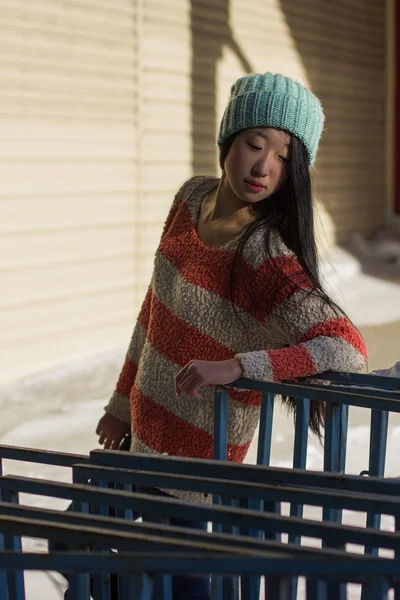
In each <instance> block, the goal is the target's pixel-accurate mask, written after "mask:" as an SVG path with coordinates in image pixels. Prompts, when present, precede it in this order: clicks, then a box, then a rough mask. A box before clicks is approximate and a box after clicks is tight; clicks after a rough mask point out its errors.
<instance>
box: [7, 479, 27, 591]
mask: <svg viewBox="0 0 400 600" xmlns="http://www.w3.org/2000/svg"><path fill="white" fill-rule="evenodd" d="M18 500H19V498H18V492H13V491H10V490H3V493H2V501H3V502H10V503H12V504H18ZM4 549H5V550H12V551H14V552H22V540H21V536H20V535H5V536H4ZM7 586H8V597H9V598H10V600H25V581H24V572H23V571H8V572H7Z"/></svg>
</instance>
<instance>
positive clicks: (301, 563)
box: [0, 552, 400, 581]
mask: <svg viewBox="0 0 400 600" xmlns="http://www.w3.org/2000/svg"><path fill="white" fill-rule="evenodd" d="M216 557H218V560H216ZM0 563H1V565H2V566H3V567H4V568H5V569H7V570H8V569H14V570H20V569H24V570H26V569H28V570H44V569H45V570H49V571H65V570H66V571H68V572H87V571H94V572H104V571H110V570H112V571H113V572H116V573H126V572H127V571H128V572H130V573H185V572H186V573H190V572H197V573H212V574H220V575H235V574H238V573H240V574H242V575H244V574H246V575H279V576H293V575H303V576H305V577H318V578H321V579H322V578H323V579H329V578H335V579H336V578H339V579H340V578H346V579H347V580H348V581H359V580H360V577H361V578H363V577H365V576H367V577H377V576H381V577H390V578H392V577H398V575H399V573H400V560H398V559H393V560H387V559H382V558H375V557H371V556H361V555H359V556H358V557H357V558H354V559H353V558H352V560H349V559H348V558H346V559H343V560H339V559H338V560H332V559H325V558H322V557H321V558H320V559H315V560H313V561H310V560H307V559H301V558H299V557H298V556H291V555H290V554H288V555H287V556H286V557H285V556H282V555H275V556H274V555H273V553H271V554H270V555H269V558H268V561H266V560H265V557H257V556H251V557H246V556H240V557H238V556H236V557H234V556H231V555H229V554H228V555H226V556H223V555H222V556H221V554H218V555H216V554H213V553H211V554H209V553H208V552H207V553H193V554H191V555H189V556H188V555H187V554H183V553H171V552H168V553H165V552H154V553H153V552H152V553H151V554H150V553H146V552H136V553H135V552H129V553H128V552H124V554H123V556H121V555H118V554H115V555H110V554H108V555H104V554H101V553H98V552H93V553H91V554H85V553H82V552H71V553H68V554H66V553H51V554H48V555H43V554H35V553H24V554H22V553H15V552H0Z"/></svg>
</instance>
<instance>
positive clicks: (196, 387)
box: [186, 380, 201, 398]
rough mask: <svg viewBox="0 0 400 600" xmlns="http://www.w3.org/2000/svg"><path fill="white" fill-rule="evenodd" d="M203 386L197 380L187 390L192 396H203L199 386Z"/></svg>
mask: <svg viewBox="0 0 400 600" xmlns="http://www.w3.org/2000/svg"><path fill="white" fill-rule="evenodd" d="M200 387H201V382H199V381H198V380H196V381H195V382H194V383H193V384H192V385H191V386H190V387H189V389H188V390H187V392H186V393H187V394H188V395H189V396H191V397H192V398H201V394H200V392H199V388H200Z"/></svg>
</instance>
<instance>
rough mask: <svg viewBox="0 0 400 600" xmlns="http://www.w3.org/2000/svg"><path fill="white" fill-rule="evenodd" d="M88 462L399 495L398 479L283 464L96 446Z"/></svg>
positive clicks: (254, 481) (166, 471) (118, 466)
mask: <svg viewBox="0 0 400 600" xmlns="http://www.w3.org/2000/svg"><path fill="white" fill-rule="evenodd" d="M90 458H91V460H92V463H91V464H101V465H104V466H109V467H114V468H122V469H129V470H146V471H150V470H151V471H153V470H155V471H158V472H164V473H175V474H180V475H189V476H190V475H191V474H192V473H196V475H197V476H199V477H216V478H220V479H232V480H238V481H247V482H253V483H260V484H263V483H269V484H274V485H293V486H303V487H315V486H317V487H325V488H331V489H336V490H344V491H354V492H362V493H371V494H376V493H377V490H379V491H380V492H381V493H382V494H388V495H400V478H387V479H384V478H380V477H372V476H371V477H360V476H359V475H347V474H343V473H329V472H326V471H325V472H323V471H310V470H307V471H304V470H302V469H291V468H285V467H267V466H264V465H250V464H243V463H233V462H229V463H226V462H223V461H220V460H207V461H206V460H204V459H201V458H186V457H181V456H162V455H148V454H140V453H136V452H135V453H134V454H130V453H126V454H125V453H121V452H118V451H112V450H101V449H96V450H92V452H90Z"/></svg>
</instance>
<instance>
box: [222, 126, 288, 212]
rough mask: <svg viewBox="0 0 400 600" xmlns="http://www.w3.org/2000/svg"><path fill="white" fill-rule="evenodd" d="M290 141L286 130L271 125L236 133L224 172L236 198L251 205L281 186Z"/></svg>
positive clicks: (286, 167) (285, 171) (270, 194)
mask: <svg viewBox="0 0 400 600" xmlns="http://www.w3.org/2000/svg"><path fill="white" fill-rule="evenodd" d="M290 140H291V136H290V135H289V134H288V133H287V132H286V131H283V130H282V129H275V128H273V127H254V128H252V129H245V130H243V131H241V132H240V133H239V134H238V135H237V136H236V138H235V139H234V141H233V144H232V146H231V148H230V150H229V152H228V156H227V157H226V160H225V164H224V171H225V174H226V177H227V180H228V182H229V184H230V187H231V188H232V191H233V192H234V194H236V196H237V197H238V198H240V199H241V200H242V201H243V202H246V203H251V204H254V203H256V202H260V201H261V200H264V199H265V198H267V197H268V196H272V194H274V193H275V192H276V191H277V190H278V189H279V188H280V187H281V186H282V184H283V183H284V181H285V178H286V177H287V173H288V165H289V162H290Z"/></svg>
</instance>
